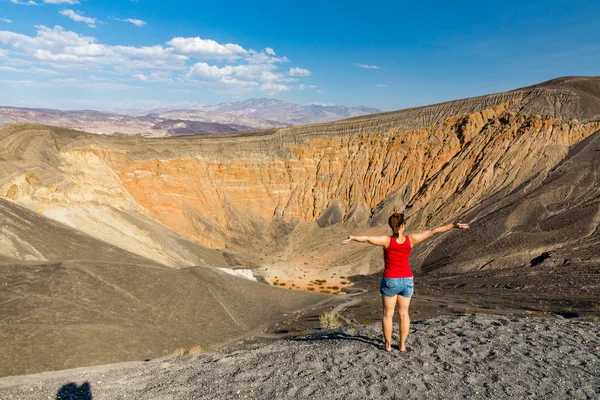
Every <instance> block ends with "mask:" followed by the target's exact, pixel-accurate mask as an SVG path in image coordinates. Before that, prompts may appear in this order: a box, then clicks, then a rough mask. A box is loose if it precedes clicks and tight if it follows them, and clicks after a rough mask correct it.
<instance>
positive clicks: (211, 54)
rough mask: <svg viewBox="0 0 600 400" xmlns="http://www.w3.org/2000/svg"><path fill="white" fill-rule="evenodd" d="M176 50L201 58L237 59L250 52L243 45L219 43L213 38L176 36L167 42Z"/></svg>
mask: <svg viewBox="0 0 600 400" xmlns="http://www.w3.org/2000/svg"><path fill="white" fill-rule="evenodd" d="M167 44H168V45H170V46H171V47H172V48H173V49H175V51H177V52H178V53H183V54H186V55H191V56H195V57H199V58H221V59H223V58H229V59H236V58H240V57H241V56H243V55H246V54H248V51H247V50H245V49H244V48H243V47H242V46H240V45H237V44H233V43H227V44H219V43H217V42H215V41H214V40H211V39H200V38H199V37H195V38H183V37H175V38H173V39H171V40H169V41H168V42H167Z"/></svg>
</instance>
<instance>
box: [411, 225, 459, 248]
mask: <svg viewBox="0 0 600 400" xmlns="http://www.w3.org/2000/svg"><path fill="white" fill-rule="evenodd" d="M454 228H458V229H469V224H463V223H460V222H458V223H456V224H448V225H444V226H440V227H438V228H435V229H428V230H426V231H423V232H418V233H411V234H410V235H408V237H409V238H410V244H411V245H415V244H417V243H421V242H422V241H423V240H425V239H429V238H430V237H432V236H433V235H436V234H438V233H444V232H448V231H450V230H452V229H454Z"/></svg>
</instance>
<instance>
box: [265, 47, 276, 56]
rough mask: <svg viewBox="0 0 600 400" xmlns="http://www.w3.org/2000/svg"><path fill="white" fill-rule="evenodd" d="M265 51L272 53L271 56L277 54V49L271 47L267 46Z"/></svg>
mask: <svg viewBox="0 0 600 400" xmlns="http://www.w3.org/2000/svg"><path fill="white" fill-rule="evenodd" d="M265 53H267V54H268V55H270V56H274V55H275V50H273V49H272V48H270V47H267V48H266V49H265Z"/></svg>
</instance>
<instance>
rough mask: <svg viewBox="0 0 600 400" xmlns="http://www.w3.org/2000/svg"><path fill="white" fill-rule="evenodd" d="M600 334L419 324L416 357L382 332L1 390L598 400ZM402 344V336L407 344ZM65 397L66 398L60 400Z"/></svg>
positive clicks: (6, 384) (57, 376)
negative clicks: (389, 344) (388, 347)
mask: <svg viewBox="0 0 600 400" xmlns="http://www.w3.org/2000/svg"><path fill="white" fill-rule="evenodd" d="M599 334H600V326H599V325H598V324H597V323H588V322H580V321H573V320H565V319H562V318H561V319H556V318H515V317H503V316H492V315H458V316H451V317H436V318H430V319H426V320H418V321H415V322H414V323H413V326H412V330H411V336H410V347H409V350H408V352H407V353H405V354H403V353H400V352H399V351H395V352H392V353H387V352H384V351H383V350H382V345H383V343H382V340H381V339H380V327H379V326H378V325H377V324H369V325H362V324H361V325H358V326H356V327H346V328H342V329H337V330H321V331H317V332H312V333H310V334H308V335H306V336H303V337H297V338H292V339H288V340H277V341H272V342H268V343H258V344H252V345H245V346H241V347H236V348H233V349H227V350H221V351H207V352H202V353H199V354H192V355H187V356H180V357H167V358H162V359H158V360H151V361H147V362H132V363H126V364H116V365H110V366H99V367H88V368H79V369H75V370H68V371H58V372H49V373H43V374H37V375H28V376H21V377H9V378H4V379H1V380H0V395H1V396H2V398H6V399H39V398H57V399H84V398H85V399H91V398H93V399H114V398H134V399H232V398H233V399H237V398H240V399H242V398H252V399H257V398H315V399H317V398H318V399H321V398H322V399H342V398H350V399H376V398H390V399H400V398H431V399H462V398H473V399H489V398H539V399H564V398H574V399H592V398H597V397H598V396H599V395H600V360H599V356H598V349H599V348H600V335H599ZM396 339H397V338H396ZM54 396H56V397H54Z"/></svg>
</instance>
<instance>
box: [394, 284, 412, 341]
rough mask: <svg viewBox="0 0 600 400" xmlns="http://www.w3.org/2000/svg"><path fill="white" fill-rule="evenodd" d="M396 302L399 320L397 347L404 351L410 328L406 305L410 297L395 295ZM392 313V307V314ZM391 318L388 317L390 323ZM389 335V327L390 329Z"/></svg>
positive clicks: (408, 303)
mask: <svg viewBox="0 0 600 400" xmlns="http://www.w3.org/2000/svg"><path fill="white" fill-rule="evenodd" d="M396 297H397V303H398V319H399V322H400V343H399V344H398V348H399V349H400V351H406V338H407V337H408V331H409V329H410V317H409V316H408V306H409V305H410V299H411V298H410V297H404V296H396ZM393 313H394V311H393V309H392V314H393ZM391 321H392V319H391V318H390V324H391ZM390 337H391V329H390Z"/></svg>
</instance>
